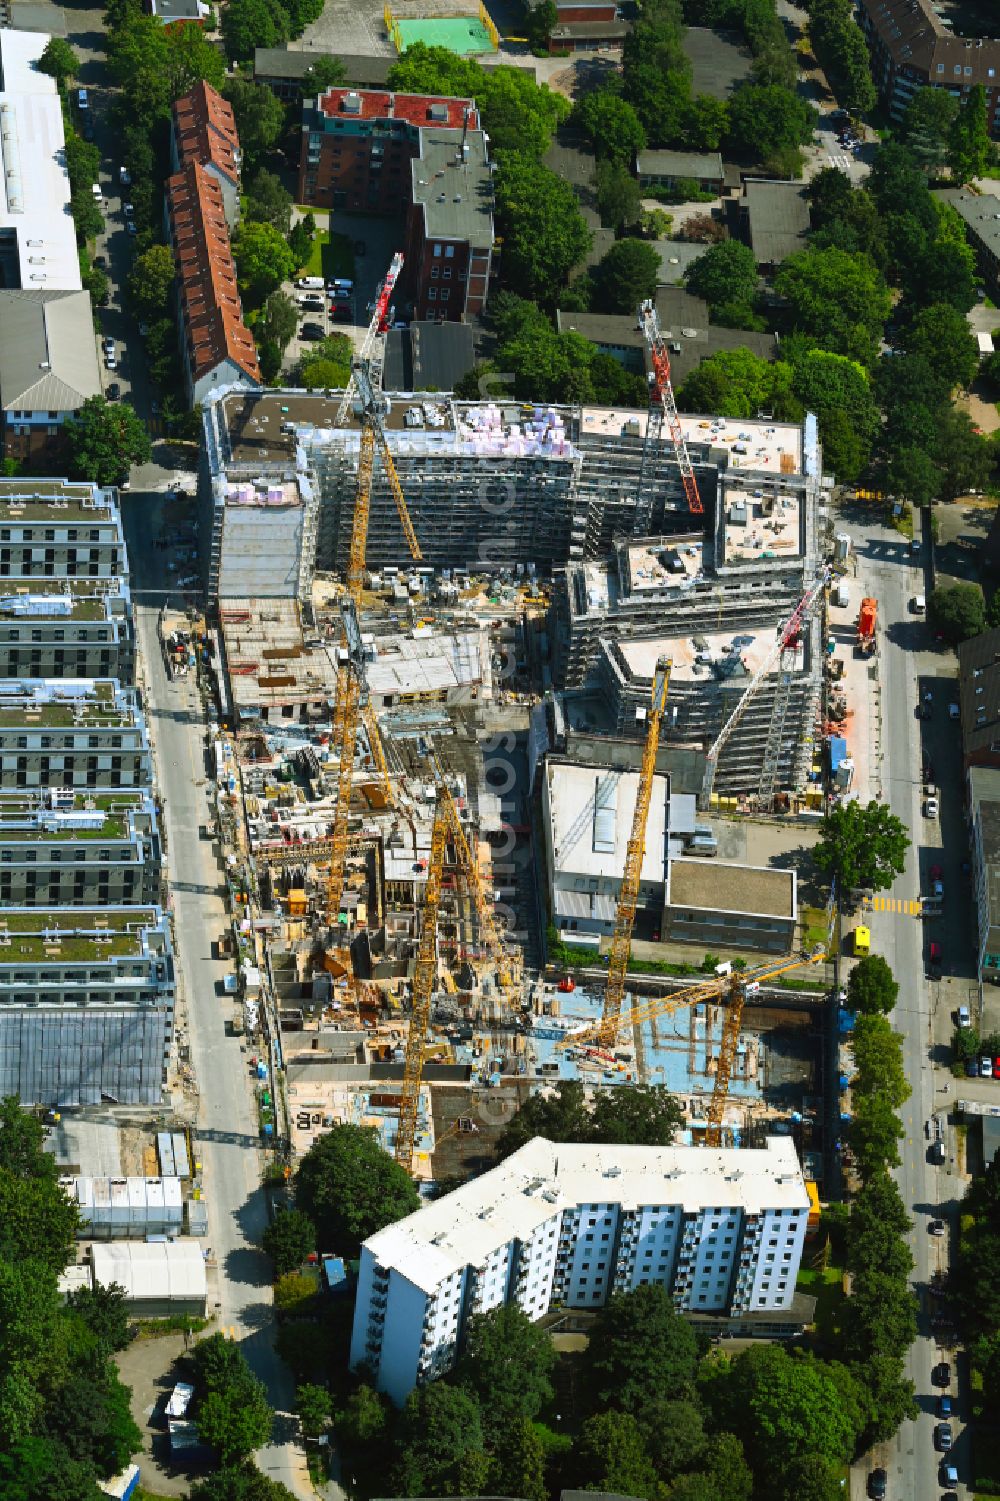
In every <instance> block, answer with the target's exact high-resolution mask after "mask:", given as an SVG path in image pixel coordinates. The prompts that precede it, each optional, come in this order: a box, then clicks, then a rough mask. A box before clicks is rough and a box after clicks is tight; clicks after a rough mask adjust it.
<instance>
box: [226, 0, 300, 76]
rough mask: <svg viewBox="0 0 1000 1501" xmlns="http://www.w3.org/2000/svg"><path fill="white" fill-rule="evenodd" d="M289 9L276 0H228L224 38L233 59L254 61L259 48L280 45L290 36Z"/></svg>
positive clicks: (235, 60)
mask: <svg viewBox="0 0 1000 1501" xmlns="http://www.w3.org/2000/svg"><path fill="white" fill-rule="evenodd" d="M291 29H292V28H291V21H290V19H289V16H288V11H287V10H286V9H285V8H284V6H282V5H279V4H277V3H276V0H228V4H227V5H226V7H225V9H224V10H223V12H222V40H223V42H224V43H225V47H226V54H227V56H228V57H229V58H230V60H231V61H232V62H237V63H238V62H251V61H252V60H253V55H254V50H255V49H256V48H257V47H280V46H281V45H282V43H283V42H287V41H288V38H289V37H290V35H291Z"/></svg>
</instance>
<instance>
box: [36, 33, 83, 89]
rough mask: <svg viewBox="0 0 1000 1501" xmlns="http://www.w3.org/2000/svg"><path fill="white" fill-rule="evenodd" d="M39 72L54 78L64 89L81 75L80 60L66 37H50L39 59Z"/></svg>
mask: <svg viewBox="0 0 1000 1501" xmlns="http://www.w3.org/2000/svg"><path fill="white" fill-rule="evenodd" d="M38 71H39V73H47V74H48V75H49V77H50V78H54V79H55V81H56V83H57V84H58V85H59V87H60V89H63V88H65V87H66V85H67V83H69V81H70V79H71V78H75V77H76V75H77V74H78V73H79V71H80V59H79V58H78V57H77V55H76V53H75V52H74V51H73V48H72V47H71V46H70V44H69V42H67V40H66V38H65V37H61V36H50V37H49V39H48V41H47V42H46V43H45V47H44V48H43V50H42V55H41V57H40V58H39V59H38Z"/></svg>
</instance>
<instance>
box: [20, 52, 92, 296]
mask: <svg viewBox="0 0 1000 1501" xmlns="http://www.w3.org/2000/svg"><path fill="white" fill-rule="evenodd" d="M0 38H2V40H0V69H2V73H3V90H2V92H0V130H2V133H3V143H4V144H3V163H4V173H3V183H2V185H0V231H5V232H6V233H7V234H9V235H12V237H13V239H14V242H15V247H16V255H17V276H18V281H19V284H20V286H21V287H23V288H24V289H25V290H26V291H30V290H32V289H35V290H38V291H50V292H51V291H73V292H78V291H79V290H80V287H81V281H80V260H79V256H78V254H77V248H76V231H75V228H74V225H73V218H72V215H71V214H70V209H69V199H70V190H69V172H68V171H67V167H66V137H65V132H64V129H63V116H62V104H61V102H60V99H59V94H58V91H57V89H56V83H55V79H54V78H49V77H48V76H47V75H46V74H44V73H41V72H39V70H38V68H37V66H36V65H37V62H38V59H39V58H40V57H41V55H42V53H43V52H44V50H45V47H46V45H47V43H48V41H49V37H48V35H47V34H46V33H45V32H39V31H30V32H29V31H4V32H2V33H0Z"/></svg>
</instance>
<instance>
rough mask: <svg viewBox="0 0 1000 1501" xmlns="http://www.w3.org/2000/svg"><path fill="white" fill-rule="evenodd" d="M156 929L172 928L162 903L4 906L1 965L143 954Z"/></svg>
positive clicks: (0, 917)
mask: <svg viewBox="0 0 1000 1501" xmlns="http://www.w3.org/2000/svg"><path fill="white" fill-rule="evenodd" d="M151 930H160V931H162V932H163V933H164V935H166V933H167V927H166V920H165V918H164V916H163V913H162V912H161V911H160V909H159V908H158V907H74V908H73V909H71V910H70V909H67V908H65V907H30V908H29V907H7V908H4V909H3V911H0V969H9V968H10V967H11V966H12V965H15V964H20V963H21V962H22V961H23V960H25V959H31V960H32V961H34V962H35V963H36V964H38V963H52V964H62V963H65V962H66V961H67V960H74V959H91V960H93V959H120V958H128V957H131V958H138V957H139V956H140V955H141V954H142V953H143V949H144V941H145V937H146V935H147V934H148V933H149V932H150V931H151ZM6 939H9V940H10V942H9V943H7V942H5V941H4V940H6Z"/></svg>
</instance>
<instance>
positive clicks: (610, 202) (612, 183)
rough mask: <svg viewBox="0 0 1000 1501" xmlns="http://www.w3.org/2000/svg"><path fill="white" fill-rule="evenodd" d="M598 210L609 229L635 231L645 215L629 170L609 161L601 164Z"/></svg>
mask: <svg viewBox="0 0 1000 1501" xmlns="http://www.w3.org/2000/svg"><path fill="white" fill-rule="evenodd" d="M595 183H596V188H597V211H598V213H599V214H600V216H601V223H602V224H603V225H606V226H607V227H608V228H609V229H614V230H616V231H617V230H621V229H626V228H631V227H632V226H633V225H635V224H638V223H639V219H640V216H641V214H642V195H641V193H640V191H639V184H638V183H637V182H636V180H635V178H634V177H633V176H632V173H631V172H630V171H629V169H628V167H624V166H622V164H621V163H620V162H616V161H612V160H606V161H599V162H598V163H597V170H596V174H595Z"/></svg>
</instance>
